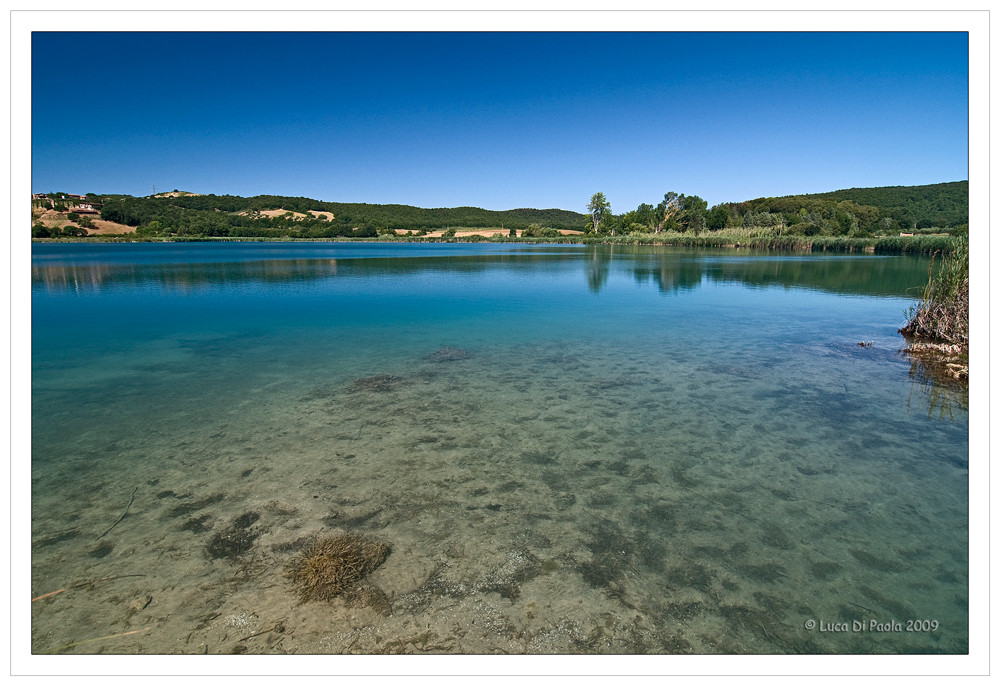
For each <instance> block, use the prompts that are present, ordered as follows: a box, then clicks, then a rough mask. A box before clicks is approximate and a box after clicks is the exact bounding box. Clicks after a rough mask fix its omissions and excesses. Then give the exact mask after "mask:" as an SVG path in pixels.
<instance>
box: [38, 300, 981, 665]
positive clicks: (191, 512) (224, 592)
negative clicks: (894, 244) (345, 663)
mask: <svg viewBox="0 0 1000 686" xmlns="http://www.w3.org/2000/svg"><path fill="white" fill-rule="evenodd" d="M727 289H729V290H731V292H727ZM612 290H613V288H612ZM703 290H704V289H703ZM712 290H713V289H708V291H712ZM714 290H715V291H718V293H717V294H716V295H717V296H718V297H719V298H721V299H722V300H726V299H731V298H733V297H739V298H744V297H746V294H745V293H744V291H743V289H741V288H739V287H737V286H720V287H718V288H715V289H714ZM766 292H767V291H755V293H754V294H752V295H753V297H760V295H761V294H762V293H766ZM706 293H707V291H706V292H703V294H702V295H703V297H709V295H710V294H706ZM782 293H783V294H782ZM782 293H779V294H778V296H779V297H778V299H779V300H780V299H781V298H784V299H785V302H783V303H781V304H779V305H777V306H775V308H776V309H774V310H767V311H762V312H759V313H755V311H754V310H753V309H752V308H750V309H749V310H747V309H746V308H743V309H741V310H740V311H739V312H738V313H737V312H735V311H734V312H733V313H732V316H733V317H734V318H736V317H744V318H745V321H742V322H739V321H733V322H728V323H727V324H726V326H725V327H719V328H721V329H722V330H721V331H719V330H715V329H713V331H712V334H711V335H708V334H707V333H706V332H707V331H708V330H709V328H710V327H709V324H708V320H701V319H698V318H697V317H693V316H692V317H688V318H686V319H685V321H686V322H687V323H686V324H685V329H684V330H683V331H679V330H678V331H675V332H674V333H670V334H664V333H663V332H662V331H659V330H656V329H654V328H652V327H649V326H645V325H644V326H642V327H637V328H635V329H627V330H625V331H619V330H617V329H616V327H615V326H614V325H612V324H609V323H608V318H607V317H602V318H601V319H602V322H603V323H602V324H600V325H595V326H593V327H591V329H590V330H589V331H590V333H588V334H587V336H589V337H588V338H586V339H585V340H580V335H583V334H582V332H580V331H571V332H570V333H571V334H572V335H573V336H574V340H575V341H576V344H575V345H573V346H569V345H566V344H565V343H564V342H562V341H561V340H560V339H558V338H555V337H554V336H553V335H552V332H551V331H548V332H545V333H539V332H536V333H535V334H533V335H530V336H519V335H516V334H513V333H511V331H510V330H509V328H507V327H505V326H503V324H502V322H500V323H497V322H493V325H484V324H483V321H481V320H478V319H477V320H476V321H475V325H471V324H470V323H469V322H468V321H464V320H463V321H454V320H452V321H449V322H446V323H444V324H442V325H441V326H439V327H430V328H428V327H424V326H422V325H420V324H419V322H415V321H411V322H409V323H405V324H403V325H401V326H400V327H398V328H389V329H387V328H386V327H385V326H383V325H382V324H375V325H372V326H371V327H369V328H367V329H365V330H364V331H363V332H361V333H357V334H349V333H346V330H341V329H335V330H334V329H330V328H329V327H325V326H324V325H323V322H319V323H314V322H310V323H306V322H305V321H304V320H298V319H297V320H296V327H297V328H296V329H295V331H294V332H290V331H289V330H288V328H287V327H286V328H285V329H283V330H282V331H280V332H276V331H274V330H273V327H272V325H271V324H268V325H259V326H257V327H240V326H236V325H231V326H230V324H232V322H225V323H224V324H223V325H220V326H217V327H216V328H215V329H214V330H211V331H209V330H207V329H206V328H205V327H203V326H201V325H199V326H198V327H194V328H192V327H185V326H177V327H174V328H172V329H171V327H170V326H168V327H167V329H170V332H169V334H168V333H163V332H162V331H157V332H153V333H150V334H149V335H148V337H147V338H146V339H144V340H143V341H142V343H141V345H140V344H135V343H131V342H129V343H120V344H118V353H117V354H115V355H109V354H106V348H102V342H101V341H100V340H98V341H97V342H96V343H95V342H94V341H93V340H91V341H90V342H88V343H87V344H86V345H85V346H83V347H85V348H87V351H86V352H83V353H81V355H80V357H79V359H76V360H74V361H72V362H69V361H67V360H66V359H65V358H64V357H63V356H60V355H36V360H35V366H34V368H33V388H32V408H33V409H32V419H33V422H32V469H31V530H32V531H31V541H32V557H31V591H32V597H38V596H43V595H44V594H49V593H52V595H48V596H46V597H41V598H38V599H37V600H35V601H34V602H33V603H32V607H31V610H32V612H31V615H32V626H31V645H32V650H33V652H34V653H46V652H60V653H66V654H74V653H77V654H123V653H125V654H130V653H144V654H240V653H268V654H300V655H301V654H329V653H333V654H345V653H361V654H381V653H462V654H498V653H512V654H567V653H586V654H633V653H656V654H675V653H696V654H705V653H709V654H746V653H752V654H792V653H838V654H845V653H851V654H855V653H862V654H865V653H889V654H898V653H965V652H967V651H968V639H969V633H968V605H969V597H968V539H967V531H968V427H967V414H966V410H965V409H963V408H962V407H961V406H960V405H952V404H951V403H950V402H949V401H948V399H947V398H945V400H944V401H942V400H941V397H940V396H935V395H933V393H932V390H931V389H929V388H928V387H926V386H924V385H923V384H922V383H921V382H919V381H915V380H914V379H913V378H912V377H911V376H910V374H909V363H908V362H906V361H905V360H903V359H901V358H900V357H899V356H898V355H897V354H896V350H897V349H898V347H899V345H898V342H897V341H896V339H895V338H894V329H893V325H895V324H898V322H896V321H895V320H893V321H890V322H889V324H888V326H884V327H882V328H874V329H871V328H867V329H866V328H865V327H868V326H869V325H868V324H867V323H866V322H867V320H866V319H865V317H869V316H870V315H864V316H862V317H860V321H861V324H857V322H858V321H859V318H858V317H856V316H855V315H851V318H850V321H851V322H854V323H855V324H856V325H857V327H858V328H857V329H856V330H852V329H848V330H847V331H846V332H843V331H841V332H839V333H837V334H835V335H834V334H830V333H829V332H828V330H827V329H826V328H823V327H822V326H819V324H818V323H817V322H816V321H811V320H810V321H803V320H802V317H801V315H800V314H796V308H795V307H794V306H793V305H795V302H794V299H795V298H796V297H798V296H796V294H795V293H792V294H791V295H788V294H787V292H782ZM712 297H715V296H712ZM803 297H804V296H803ZM825 297H829V298H834V297H839V296H829V295H828V296H825ZM858 300H859V301H861V302H862V303H863V302H864V301H865V299H864V298H858ZM855 306H857V303H853V304H851V307H855ZM493 309H494V310H495V309H496V308H495V307H494V308H493ZM895 309H899V308H898V304H895V303H894V304H893V311H895ZM781 312H787V313H788V314H787V317H788V321H787V322H786V321H784V320H782V319H781V317H782V316H784V315H781V314H780V313H781ZM877 314H878V317H881V316H882V315H881V313H877ZM830 316H831V317H834V318H836V317H840V316H841V315H839V314H836V315H830ZM755 317H759V320H757V321H755V319H754V318H755ZM878 317H872V318H873V319H877V318H878ZM283 321H284V320H283ZM491 321H492V320H491ZM793 321H794V322H797V324H795V325H794V326H793V325H792V324H791V322H793ZM838 321H839V320H838ZM286 323H287V322H286ZM647 323H648V322H647ZM314 324H315V325H314ZM115 326H119V325H117V324H116V325H115ZM121 326H123V327H126V328H127V326H128V325H127V324H122V325H121ZM796 326H801V327H803V328H802V331H807V332H808V333H805V334H803V333H802V332H801V331H798V330H797V329H796V328H795V327H796ZM824 326H826V325H824ZM829 326H830V328H831V329H832V328H835V327H836V326H837V324H836V322H834V323H833V324H830V325H829ZM269 327H271V328H269ZM817 327H819V328H817ZM777 330H781V331H782V332H783V333H782V334H780V335H778V334H775V333H774V331H777ZM870 330H874V332H875V333H874V334H873V335H872V336H871V337H872V338H874V344H873V345H871V346H868V347H862V346H858V345H857V341H858V340H861V337H862V336H865V335H866V333H867V332H868V331H870ZM699 331H700V332H701V333H700V334H699V333H698V332H699ZM789 331H791V332H790V333H789ZM748 332H749V333H748ZM98 338H99V336H98ZM112 338H113V336H111V335H110V334H109V338H108V340H109V341H110V340H111V339H112ZM105 343H106V342H105ZM108 345H110V344H108ZM36 350H38V348H36ZM102 350H103V351H102ZM942 402H943V404H942ZM123 514H124V515H125V516H124V517H122V515H123ZM345 533H347V534H353V535H356V536H359V537H362V538H364V539H367V540H370V541H375V542H380V543H384V544H386V545H387V546H389V549H390V552H389V554H388V556H387V557H386V558H385V560H384V562H382V563H381V564H380V565H379V566H378V567H377V568H376V569H375V570H374V571H373V572H371V573H370V574H369V575H368V576H366V577H365V578H364V579H362V580H360V581H359V582H358V583H357V584H355V585H354V586H353V588H352V589H351V591H350V592H348V593H345V594H343V595H339V596H336V597H334V598H332V599H330V600H312V601H307V602H302V601H301V599H300V597H299V596H298V595H297V593H296V589H295V587H294V586H293V584H292V582H291V580H290V579H289V576H288V569H289V565H290V563H292V561H293V560H295V559H296V557H297V556H299V555H301V554H302V553H303V551H304V550H306V549H307V548H308V546H309V544H310V543H311V542H312V541H314V540H316V539H317V538H319V537H324V536H333V535H339V534H345ZM227 537H228V538H227ZM227 540H228V541H233V540H237V541H239V542H241V545H239V546H236V547H230V548H226V547H225V546H220V542H225V541H227ZM61 589H65V590H61ZM60 590H61V592H58V593H53V592H56V591H60ZM932 621H933V622H935V625H934V626H935V628H934V629H933V630H931V629H930V627H929V624H926V623H925V622H927V623H929V622H932ZM893 622H896V623H899V625H900V626H901V629H900V630H894V629H893V626H894V625H893ZM886 623H888V624H886ZM859 625H860V626H863V627H864V630H858V629H857V627H858V626H859ZM850 626H853V627H854V629H853V630H847V629H846V628H845V627H850ZM838 627H840V628H839V629H838ZM907 629H911V630H907Z"/></svg>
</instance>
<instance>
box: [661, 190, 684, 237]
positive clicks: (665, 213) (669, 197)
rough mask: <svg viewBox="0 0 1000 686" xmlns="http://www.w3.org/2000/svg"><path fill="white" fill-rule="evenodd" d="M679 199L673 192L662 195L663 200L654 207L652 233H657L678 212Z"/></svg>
mask: <svg viewBox="0 0 1000 686" xmlns="http://www.w3.org/2000/svg"><path fill="white" fill-rule="evenodd" d="M681 197H682V196H679V195H677V193H675V192H674V191H669V192H667V193H664V194H663V200H661V201H660V204H659V205H657V206H656V231H654V233H659V232H660V231H661V230H662V229H663V226H664V225H665V224H666V223H667V221H669V220H670V219H672V218H673V217H674V215H675V214H677V212H678V211H679V210H680V206H679V201H680V198H681Z"/></svg>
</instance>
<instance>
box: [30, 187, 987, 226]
mask: <svg viewBox="0 0 1000 686" xmlns="http://www.w3.org/2000/svg"><path fill="white" fill-rule="evenodd" d="M968 193H969V184H968V181H956V182H951V183H940V184H933V185H927V186H891V187H884V188H851V189H846V190H839V191H832V192H829V193H816V194H809V195H793V196H783V197H769V198H756V199H753V200H746V201H742V202H727V203H720V204H718V205H714V206H712V207H709V206H708V203H707V202H706V201H705V200H703V199H702V198H700V197H699V196H697V195H685V194H683V193H677V192H675V191H669V192H667V193H665V194H664V196H663V198H662V199H660V200H658V202H656V204H653V203H642V204H640V205H639V206H638V207H637V208H635V209H633V210H628V211H625V212H622V213H620V214H615V213H614V212H613V211H612V207H611V201H610V199H608V198H606V197H605V196H604V194H603V193H595V194H593V195H592V196H591V198H590V203H589V204H588V205H587V210H588V213H587V214H583V213H579V212H573V211H570V210H560V209H547V210H537V209H529V208H521V209H513V210H504V211H496V210H485V209H481V208H478V207H452V208H433V209H426V208H420V207H413V206H410V205H376V204H365V203H341V202H326V201H320V200H315V199H311V198H304V197H288V196H277V195H257V196H253V197H247V198H244V197H240V196H234V195H195V194H177V193H176V192H175V194H172V195H171V197H166V196H148V197H134V196H129V195H96V194H88V195H87V200H88V202H94V203H95V204H96V205H98V206H99V207H100V218H101V219H103V220H106V221H110V222H115V223H119V224H124V225H127V226H132V227H135V228H136V234H135V235H136V236H138V237H149V238H167V237H182V238H183V237H214V238H222V237H258V238H337V237H344V238H375V237H379V236H382V237H388V236H391V235H397V234H399V233H409V234H411V235H414V234H415V235H421V234H422V233H423V232H425V231H430V230H435V229H454V228H477V229H483V228H489V229H496V231H497V232H500V233H501V234H502V235H503V236H505V237H506V236H508V235H509V232H512V231H517V230H520V231H522V232H523V234H524V235H525V236H536V237H546V236H548V237H554V236H557V235H558V230H560V229H570V230H576V231H583V232H584V233H586V234H589V235H590V237H591V238H599V237H601V236H605V237H610V236H628V235H634V236H636V237H638V236H644V235H657V234H663V235H682V237H685V236H683V235H686V237H691V236H708V235H711V234H713V233H720V234H721V233H724V232H725V231H724V230H728V231H729V232H732V231H735V230H739V231H744V232H746V231H756V232H758V235H760V234H761V233H763V234H767V235H768V236H777V237H790V238H791V237H824V236H832V237H844V238H868V237H876V236H898V234H900V233H918V234H919V233H949V234H952V235H963V234H967V233H968V222H969V200H968ZM59 195H63V194H55V193H53V194H49V197H56V196H59ZM582 200H583V199H581V205H582V204H583V203H582ZM35 202H39V201H38V200H36V201H35ZM42 202H44V201H42ZM273 210H280V213H278V214H277V215H276V216H270V215H268V214H265V213H266V212H270V214H271V215H275V214H276V213H274V212H273ZM70 228H73V227H70ZM79 228H80V230H79V231H75V230H74V231H70V232H66V231H65V230H64V231H63V235H77V236H81V235H85V229H86V227H79ZM32 233H33V236H34V237H36V238H44V237H46V236H47V235H50V234H49V232H48V231H45V227H43V226H41V225H39V224H36V225H35V226H34V227H33V232H32Z"/></svg>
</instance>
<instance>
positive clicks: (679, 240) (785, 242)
mask: <svg viewBox="0 0 1000 686" xmlns="http://www.w3.org/2000/svg"><path fill="white" fill-rule="evenodd" d="M957 240H959V239H957V238H955V237H953V236H885V237H880V238H848V237H842V236H822V237H809V238H805V237H796V236H767V237H749V238H746V237H743V238H741V239H735V238H734V237H733V236H732V235H725V236H720V235H702V236H687V235H683V234H682V235H669V236H664V237H662V238H660V237H656V236H654V235H646V234H643V235H636V234H630V235H625V236H589V235H574V236H560V237H554V236H553V237H522V236H516V237H515V236H495V235H494V236H485V235H483V234H469V235H465V236H453V237H437V236H397V237H395V238H386V237H384V236H379V237H377V238H348V237H326V238H300V237H295V236H282V237H264V236H225V237H221V236H170V237H157V236H141V237H139V236H129V235H118V236H111V235H97V236H87V237H65V238H32V239H31V242H32V244H34V243H40V244H44V243H204V242H208V243H299V242H302V243H526V244H546V243H549V244H562V245H611V246H614V245H633V246H662V247H675V248H726V249H732V250H741V249H744V248H747V249H755V250H775V251H783V252H842V253H865V254H876V255H896V254H905V253H925V254H931V253H934V252H938V251H941V252H946V253H950V252H953V251H954V250H955V243H956V241H957Z"/></svg>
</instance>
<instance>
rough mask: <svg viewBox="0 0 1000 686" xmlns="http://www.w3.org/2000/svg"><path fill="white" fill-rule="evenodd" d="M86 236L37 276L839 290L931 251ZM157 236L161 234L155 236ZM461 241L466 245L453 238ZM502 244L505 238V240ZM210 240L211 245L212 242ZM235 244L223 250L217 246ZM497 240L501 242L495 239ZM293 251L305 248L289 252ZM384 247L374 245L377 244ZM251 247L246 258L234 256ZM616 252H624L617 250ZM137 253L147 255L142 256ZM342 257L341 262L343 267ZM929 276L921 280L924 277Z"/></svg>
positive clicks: (42, 262) (871, 285) (53, 284)
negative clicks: (363, 247)
mask: <svg viewBox="0 0 1000 686" xmlns="http://www.w3.org/2000/svg"><path fill="white" fill-rule="evenodd" d="M75 245H78V244H73V245H67V246H48V245H45V246H40V247H45V248H50V249H52V248H63V249H67V248H68V249H69V250H66V252H61V253H56V254H50V255H46V256H44V257H45V259H38V260H36V261H35V262H33V264H32V282H33V284H35V285H36V286H44V287H45V288H48V289H52V290H61V289H65V290H75V291H80V290H90V291H96V290H98V289H102V288H103V289H106V288H115V287H119V288H128V287H133V286H136V285H139V284H141V283H154V284H162V285H166V286H170V287H174V288H180V289H194V288H205V287H210V286H213V285H219V284H226V283H238V282H241V281H248V282H263V283H291V282H301V281H312V280H324V279H329V278H332V277H335V276H337V275H338V274H339V275H341V276H347V277H363V278H370V277H374V276H378V275H381V274H390V273H391V274H397V275H413V274H417V273H422V272H434V271H447V272H449V273H481V272H484V271H496V270H503V271H508V272H509V271H512V270H513V271H525V272H529V271H530V272H533V273H534V272H537V271H539V270H547V271H563V270H567V269H577V268H579V267H578V265H582V266H583V270H584V273H585V276H586V281H587V285H588V287H589V288H590V290H591V291H592V292H593V293H599V292H600V291H601V290H602V289H603V288H604V286H605V284H606V283H607V281H608V278H609V275H610V273H611V271H612V269H616V270H619V271H629V272H631V273H632V275H633V276H634V278H635V280H636V281H637V282H639V283H642V282H647V281H649V280H652V281H653V282H654V283H655V284H656V286H657V288H658V289H659V290H660V291H661V292H669V291H675V290H689V289H693V288H696V287H697V286H698V285H699V284H701V283H702V280H703V279H707V280H709V281H713V282H717V283H741V284H744V285H747V286H754V287H761V288H766V287H771V286H782V287H785V288H791V287H796V288H815V289H820V290H824V291H829V292H835V293H854V294H864V295H896V296H908V297H912V296H914V295H915V293H916V292H917V290H916V289H918V288H919V287H922V283H923V281H926V272H927V266H928V264H929V260H928V259H927V258H926V257H923V256H912V255H906V256H893V257H885V256H874V255H825V254H818V255H802V254H801V253H795V254H788V255H777V256H776V255H775V254H774V253H771V252H767V251H757V250H747V249H743V250H710V249H707V250H695V249H671V248H654V247H643V246H588V247H581V246H543V249H540V250H538V251H537V252H528V251H525V249H524V248H523V247H519V248H517V249H515V250H511V251H509V252H507V253H503V252H495V251H494V252H491V253H490V254H485V255H483V254H463V253H462V252H460V251H455V253H454V254H444V255H442V254H440V253H439V252H438V251H437V250H427V251H422V250H420V248H427V247H431V246H423V245H419V244H417V245H407V246H399V247H405V248H406V249H407V251H408V252H409V254H407V255H406V256H404V257H392V256H386V255H380V256H375V257H372V256H369V255H368V254H366V253H365V252H363V251H357V250H352V251H348V252H346V253H340V252H338V251H337V250H336V249H331V248H328V247H317V248H314V250H313V252H326V253H329V256H323V257H308V256H307V255H308V249H304V248H302V247H301V244H290V245H289V246H288V247H287V248H286V250H281V249H280V246H281V245H282V244H278V246H279V247H275V245H274V244H265V245H267V246H268V251H269V252H271V253H272V254H271V255H270V256H268V257H267V259H260V254H259V253H260V251H255V250H254V248H253V247H252V246H251V247H247V246H245V245H243V246H240V245H211V246H201V245H200V244H196V245H198V248H199V252H196V253H194V254H192V255H189V256H188V258H187V259H188V261H183V259H182V256H183V252H181V253H180V254H179V255H178V254H177V251H176V249H174V250H172V251H171V253H172V255H173V259H171V260H167V261H156V260H155V257H156V253H155V252H150V251H149V246H150V244H143V248H144V250H143V251H142V252H141V254H140V255H139V256H136V255H132V254H130V253H129V252H124V251H120V252H118V253H114V254H109V255H106V256H105V259H104V260H101V259H98V258H97V257H96V256H95V254H94V253H93V252H92V249H91V250H87V251H86V252H84V251H82V250H81V251H80V254H75V253H74V251H73V250H72V248H73V247H75ZM152 245H153V246H155V245H156V244H152ZM449 247H452V248H459V249H461V248H462V246H460V245H453V246H449ZM500 247H501V248H502V247H503V246H500ZM210 248H211V249H210ZM220 248H221V249H223V250H225V251H226V252H221V253H220V252H219V251H218V249H220ZM382 250H384V248H383V249H382ZM494 250H496V249H494ZM286 252H293V253H295V254H296V255H298V256H296V257H294V258H291V259H289V258H287V257H285V253H286ZM373 252H375V251H373ZM234 253H235V255H242V256H243V257H244V259H235V256H234ZM616 254H617V256H618V257H619V258H620V259H619V260H618V261H616V260H615V257H616ZM137 257H138V258H139V259H138V260H137ZM338 266H339V267H340V268H341V269H340V270H338ZM921 279H922V280H923V281H922V280H921Z"/></svg>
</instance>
